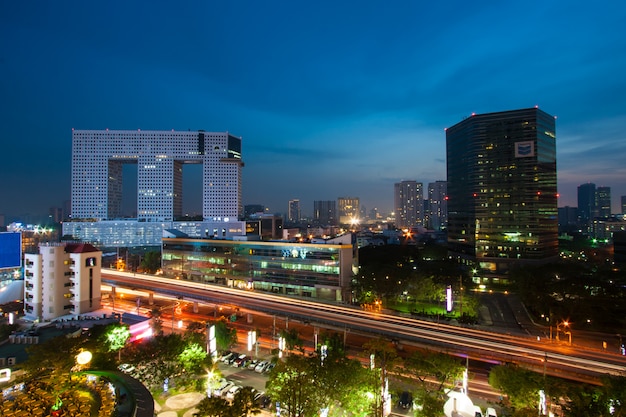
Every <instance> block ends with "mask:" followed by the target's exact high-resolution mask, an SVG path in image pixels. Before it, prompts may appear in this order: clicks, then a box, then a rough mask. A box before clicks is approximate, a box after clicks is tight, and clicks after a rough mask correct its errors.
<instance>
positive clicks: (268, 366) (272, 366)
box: [263, 362, 276, 372]
mask: <svg viewBox="0 0 626 417" xmlns="http://www.w3.org/2000/svg"><path fill="white" fill-rule="evenodd" d="M275 366H276V363H274V362H270V363H269V364H268V365H267V367H265V370H264V371H263V372H269V371H271V370H272V369H274V367H275Z"/></svg>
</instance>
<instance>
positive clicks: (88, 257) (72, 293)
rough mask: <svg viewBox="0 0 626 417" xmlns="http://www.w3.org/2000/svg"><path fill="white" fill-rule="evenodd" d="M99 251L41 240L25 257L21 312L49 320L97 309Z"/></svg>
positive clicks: (100, 263) (39, 319)
mask: <svg viewBox="0 0 626 417" xmlns="http://www.w3.org/2000/svg"><path fill="white" fill-rule="evenodd" d="M101 265H102V252H101V251H99V250H98V249H96V248H95V247H93V246H92V245H90V244H82V243H67V244H61V243H43V244H41V245H39V253H37V254H26V255H25V256H24V314H25V316H26V318H27V319H30V320H38V321H50V320H53V319H55V318H57V317H60V316H64V315H68V314H74V315H78V314H85V313H89V312H92V311H95V310H98V309H99V308H100V301H101V293H100V284H101V276H100V268H101Z"/></svg>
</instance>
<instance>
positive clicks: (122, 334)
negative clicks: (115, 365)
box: [104, 324, 130, 362]
mask: <svg viewBox="0 0 626 417" xmlns="http://www.w3.org/2000/svg"><path fill="white" fill-rule="evenodd" d="M107 327H108V328H107V330H106V332H105V334H104V337H105V342H106V343H107V345H108V347H109V350H110V351H112V352H117V355H118V356H117V360H118V362H121V360H122V348H123V347H124V345H126V342H127V341H128V338H129V337H130V330H128V326H127V325H124V324H111V325H110V326H107Z"/></svg>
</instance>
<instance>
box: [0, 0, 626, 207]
mask: <svg viewBox="0 0 626 417" xmlns="http://www.w3.org/2000/svg"><path fill="white" fill-rule="evenodd" d="M177 3H180V4H175V3H174V2H160V1H150V2H148V1H144V2H126V1H106V2H95V1H94V2H92V1H89V2H86V1H64V2H49V1H37V0H35V1H29V2H19V1H5V2H1V3H0V99H1V101H0V102H1V103H2V104H1V105H2V108H1V110H2V111H1V112H0V139H1V141H2V146H3V148H2V149H3V151H4V152H3V158H2V164H0V196H1V198H0V213H4V214H7V215H12V214H20V213H25V212H28V213H46V212H47V210H48V208H49V207H51V206H60V205H61V204H62V202H63V201H64V200H66V199H69V195H70V180H71V178H70V170H71V163H70V159H71V129H72V128H76V129H105V128H109V129H137V128H141V129H144V130H157V129H167V130H169V129H176V130H187V129H191V130H198V129H204V130H207V131H226V130H227V131H229V132H231V133H233V134H235V135H237V136H242V137H243V159H244V162H245V164H246V166H245V168H244V174H243V175H244V190H243V192H244V204H264V205H266V206H268V207H269V208H270V210H271V211H272V212H285V211H286V207H287V201H288V200H289V199H292V198H299V199H300V200H301V202H302V210H303V213H304V214H310V213H311V212H312V207H313V200H331V199H336V198H337V197H340V196H356V197H359V198H360V199H361V204H363V205H365V206H366V207H367V209H368V210H370V209H372V208H374V207H378V208H379V209H380V210H382V211H390V210H392V206H393V183H394V182H397V181H400V180H418V181H422V182H424V183H428V182H431V181H435V180H445V176H446V169H445V132H444V128H446V127H449V126H452V125H454V124H455V123H457V122H459V121H460V120H462V119H463V118H464V117H466V116H468V115H470V114H471V113H472V112H475V113H486V112H494V111H501V110H511V109H517V108H526V107H533V106H535V105H538V106H539V107H540V108H542V109H543V110H545V111H547V112H548V113H550V114H553V115H555V116H557V157H558V160H557V165H558V182H559V193H560V195H561V200H560V204H559V205H560V206H564V205H572V206H575V205H576V186H577V185H579V184H582V183H585V182H594V183H596V185H605V186H610V187H611V189H612V194H613V211H614V212H618V206H619V197H620V196H621V195H626V163H625V161H626V140H625V139H626V137H625V136H626V134H625V133H624V132H625V131H626V76H625V75H624V74H626V29H625V28H624V22H626V5H625V4H621V3H620V2H616V1H615V2H613V1H611V2H606V3H602V7H600V6H598V7H593V8H592V7H591V5H590V4H589V3H588V2H582V1H576V0H574V1H526V2H502V1H482V2H466V1H448V2H420V1H393V2H382V1H380V2H375V1H360V2H337V1H334V2H327V1H318V2H314V3H306V4H303V3H302V2H293V1H265V2H258V1H229V2H213V1H206V0H203V1H185V2H177ZM435 3H440V4H435ZM129 175H131V174H129ZM185 175H186V183H185V184H186V185H185V187H186V188H185V193H187V197H186V199H185V210H186V211H189V212H194V211H195V212H198V211H200V203H199V201H200V199H199V197H197V196H198V194H199V192H200V189H199V186H198V188H196V181H197V177H198V176H199V174H198V175H196V173H195V171H194V168H190V169H189V170H188V171H185ZM197 182H198V184H199V181H197Z"/></svg>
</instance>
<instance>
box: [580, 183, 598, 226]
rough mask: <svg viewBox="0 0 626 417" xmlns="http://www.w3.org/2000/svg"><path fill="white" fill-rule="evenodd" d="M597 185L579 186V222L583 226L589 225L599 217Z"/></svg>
mask: <svg viewBox="0 0 626 417" xmlns="http://www.w3.org/2000/svg"><path fill="white" fill-rule="evenodd" d="M597 197H598V195H597V193H596V185H595V184H593V183H587V184H582V185H579V186H578V221H579V222H580V224H582V225H589V224H590V223H591V221H592V220H593V219H595V218H596V217H598V201H597Z"/></svg>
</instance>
